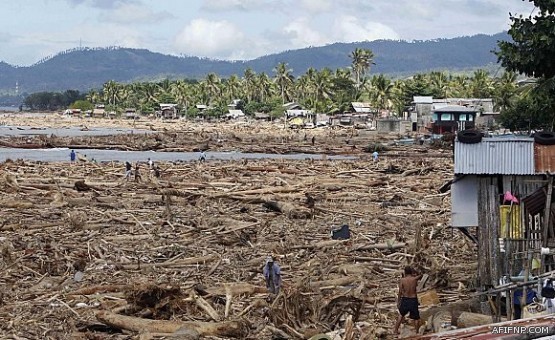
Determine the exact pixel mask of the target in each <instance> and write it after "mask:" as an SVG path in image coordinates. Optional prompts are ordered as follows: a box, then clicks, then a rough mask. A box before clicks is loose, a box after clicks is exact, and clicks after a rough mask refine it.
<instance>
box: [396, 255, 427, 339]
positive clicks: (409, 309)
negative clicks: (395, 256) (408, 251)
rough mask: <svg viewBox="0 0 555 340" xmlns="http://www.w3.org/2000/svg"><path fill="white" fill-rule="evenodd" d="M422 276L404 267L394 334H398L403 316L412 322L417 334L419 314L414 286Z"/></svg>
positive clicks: (403, 319)
mask: <svg viewBox="0 0 555 340" xmlns="http://www.w3.org/2000/svg"><path fill="white" fill-rule="evenodd" d="M421 277H422V276H421V275H418V274H417V273H416V272H415V271H414V270H413V269H412V268H411V267H409V266H406V267H405V276H404V277H403V278H402V279H401V280H400V281H399V299H398V301H397V306H398V307H399V316H398V317H397V323H396V324H395V331H394V332H395V334H399V326H401V323H402V322H403V321H405V316H406V315H407V314H408V315H409V318H410V319H412V320H414V327H415V329H416V333H417V334H418V329H419V328H420V313H419V312H418V297H417V296H416V286H417V285H418V280H420V278H421Z"/></svg>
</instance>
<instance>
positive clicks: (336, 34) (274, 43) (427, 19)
mask: <svg viewBox="0 0 555 340" xmlns="http://www.w3.org/2000/svg"><path fill="white" fill-rule="evenodd" d="M532 10H533V5H532V4H530V3H529V2H528V1H522V0H339V1H334V0H0V13H2V16H1V18H2V20H1V21H0V46H1V48H0V61H4V62H7V63H9V64H12V65H19V66H27V65H31V64H33V63H36V62H38V61H39V60H41V59H42V58H45V57H48V56H51V55H53V54H56V53H58V52H60V51H64V50H67V49H72V48H77V47H80V46H82V47H107V46H120V47H130V48H145V49H148V50H151V51H153V52H159V53H164V54H170V55H187V56H198V57H207V58H213V59H223V60H248V59H254V58H256V57H259V56H262V55H268V54H272V53H278V52H282V51H285V50H293V49H299V48H304V47H308V46H323V45H327V44H331V43H335V42H358V41H372V40H378V39H394V40H407V41H412V40H430V39H437V38H453V37H460V36H470V35H475V34H480V33H484V34H495V33H499V32H501V31H506V30H508V29H509V27H510V20H509V13H513V14H523V15H525V16H528V15H529V14H530V13H531V12H532Z"/></svg>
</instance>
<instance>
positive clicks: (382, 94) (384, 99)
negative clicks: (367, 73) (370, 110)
mask: <svg viewBox="0 0 555 340" xmlns="http://www.w3.org/2000/svg"><path fill="white" fill-rule="evenodd" d="M370 83H371V86H372V87H371V90H370V98H371V99H372V100H373V101H374V104H375V105H376V106H377V108H378V109H379V110H382V109H388V108H390V106H391V103H390V99H391V96H392V90H393V84H392V83H391V80H390V79H388V78H386V77H385V76H384V75H383V74H380V75H379V76H374V77H372V80H371V82H370Z"/></svg>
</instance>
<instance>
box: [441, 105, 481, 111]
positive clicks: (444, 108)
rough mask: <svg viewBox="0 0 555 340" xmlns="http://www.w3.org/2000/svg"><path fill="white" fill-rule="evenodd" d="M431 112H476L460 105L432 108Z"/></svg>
mask: <svg viewBox="0 0 555 340" xmlns="http://www.w3.org/2000/svg"><path fill="white" fill-rule="evenodd" d="M432 111H433V112H476V110H475V109H473V108H470V107H466V106H461V105H445V106H434V108H433V109H432Z"/></svg>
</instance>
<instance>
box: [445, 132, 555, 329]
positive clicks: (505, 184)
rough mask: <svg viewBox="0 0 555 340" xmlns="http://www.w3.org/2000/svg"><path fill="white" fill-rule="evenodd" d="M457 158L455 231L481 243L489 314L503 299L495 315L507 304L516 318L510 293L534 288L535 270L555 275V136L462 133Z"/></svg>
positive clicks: (480, 282)
mask: <svg viewBox="0 0 555 340" xmlns="http://www.w3.org/2000/svg"><path fill="white" fill-rule="evenodd" d="M454 157H455V169H454V170H455V171H454V172H455V177H454V179H453V180H452V181H451V201H452V226H453V227H454V228H460V229H461V231H463V232H464V233H465V234H466V235H468V236H469V237H471V238H473V239H474V240H475V242H477V247H478V270H477V282H476V283H477V289H478V290H479V291H481V292H483V293H484V294H483V297H484V299H485V298H486V296H487V300H484V301H483V302H484V303H483V307H484V309H485V311H484V312H488V309H490V308H489V307H491V306H492V301H496V302H497V305H498V306H497V307H498V308H491V309H495V310H497V313H500V310H501V306H500V305H501V300H503V302H505V303H506V306H507V310H508V313H507V315H508V317H509V319H510V315H511V311H510V310H511V306H512V305H513V303H514V301H511V299H512V298H513V293H514V290H511V289H510V288H508V287H513V288H514V287H515V284H516V283H517V282H520V283H522V282H527V281H528V280H529V277H530V276H531V275H530V274H532V272H533V274H534V275H535V276H538V275H541V274H542V273H548V272H551V271H554V270H555V260H554V254H555V230H554V229H555V228H554V225H555V223H554V221H555V199H554V196H555V193H554V190H553V189H554V188H553V185H554V180H553V174H554V173H555V134H554V133H553V132H541V133H536V135H535V137H533V138H532V137H511V138H501V137H492V138H483V137H482V135H481V134H480V133H479V132H477V131H475V130H466V131H461V132H459V133H458V135H457V139H456V140H455V143H454ZM523 286H526V284H523V285H521V286H520V287H523ZM500 287H507V289H505V290H503V289H501V290H500V289H499V288H500ZM521 289H522V288H521ZM525 289H526V288H525ZM502 291H504V294H500V292H502ZM485 292H496V293H494V294H493V295H492V294H486V293H485ZM488 295H489V296H488ZM505 300H506V301H505ZM493 305H495V304H494V303H493ZM489 312H493V311H492V310H489Z"/></svg>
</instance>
